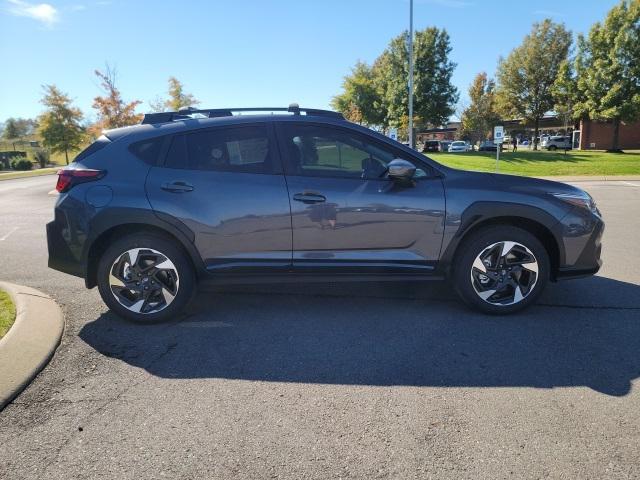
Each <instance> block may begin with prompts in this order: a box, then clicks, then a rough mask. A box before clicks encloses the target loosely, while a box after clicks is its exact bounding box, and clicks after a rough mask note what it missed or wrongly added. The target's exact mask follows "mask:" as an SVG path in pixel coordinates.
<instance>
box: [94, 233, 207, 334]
mask: <svg viewBox="0 0 640 480" xmlns="http://www.w3.org/2000/svg"><path fill="white" fill-rule="evenodd" d="M138 248H142V249H149V250H155V251H156V252H159V253H161V254H162V255H163V256H164V257H166V258H167V259H168V260H170V261H171V262H172V263H173V266H175V271H176V272H177V275H178V277H177V278H178V282H175V283H176V285H174V286H176V291H177V293H176V295H175V297H174V298H173V300H172V301H171V302H170V303H169V304H168V305H166V306H164V307H162V309H161V310H159V311H156V312H153V311H150V312H149V313H136V312H134V311H131V310H129V309H128V308H127V307H125V306H124V305H123V304H121V303H120V301H118V299H116V296H115V293H113V292H112V289H111V287H110V273H111V270H112V268H113V267H114V263H115V262H116V261H117V260H118V259H120V258H121V257H122V255H123V254H124V253H125V252H127V251H129V250H132V249H138ZM146 251H147V250H142V251H141V253H140V255H142V254H143V253H144V252H146ZM97 276H98V278H97V283H98V290H99V292H100V296H101V297H102V300H103V301H104V303H105V304H106V305H107V306H108V307H109V309H110V310H111V311H113V312H114V313H117V314H118V315H119V316H121V317H123V318H126V319H127V320H131V321H133V322H137V323H158V322H163V321H167V320H173V319H176V318H177V317H178V316H179V314H180V312H181V311H182V310H183V309H184V308H185V307H186V306H187V305H188V303H189V302H190V301H191V299H192V298H193V297H194V296H195V292H196V276H195V271H194V268H193V265H192V264H191V261H190V259H189V258H188V256H187V254H186V253H185V252H184V250H183V249H182V248H181V247H180V246H179V245H177V244H176V243H175V241H172V240H171V239H169V238H165V237H163V236H160V235H155V234H151V233H140V234H132V235H127V236H125V237H122V238H120V239H118V240H116V241H115V242H113V243H112V244H111V245H110V246H109V248H107V250H106V251H105V252H104V254H103V255H102V257H101V258H100V261H99V263H98V269H97ZM165 303H167V302H165Z"/></svg>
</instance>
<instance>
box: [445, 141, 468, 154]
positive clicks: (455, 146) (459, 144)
mask: <svg viewBox="0 0 640 480" xmlns="http://www.w3.org/2000/svg"><path fill="white" fill-rule="evenodd" d="M447 151H448V152H450V153H454V152H468V151H469V144H467V142H463V141H461V140H456V141H455V142H451V145H449V149H448V150H447Z"/></svg>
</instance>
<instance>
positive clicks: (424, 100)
mask: <svg viewBox="0 0 640 480" xmlns="http://www.w3.org/2000/svg"><path fill="white" fill-rule="evenodd" d="M450 53H451V45H450V40H449V34H448V33H447V31H446V30H438V29H437V28H435V27H430V28H426V29H424V30H422V31H417V32H416V38H415V42H414V55H415V86H414V89H415V90H414V92H415V93H414V95H415V98H414V104H415V106H414V111H415V114H416V115H417V116H418V117H419V118H421V119H422V121H424V122H426V123H428V124H430V125H433V126H440V125H443V124H445V123H446V122H447V121H448V120H449V117H450V116H451V115H452V114H453V112H454V106H455V104H456V102H457V101H458V98H459V94H458V89H457V88H456V87H455V86H454V85H453V84H452V83H451V77H452V76H453V71H454V69H455V68H456V64H455V63H453V62H452V61H451V60H449V54H450Z"/></svg>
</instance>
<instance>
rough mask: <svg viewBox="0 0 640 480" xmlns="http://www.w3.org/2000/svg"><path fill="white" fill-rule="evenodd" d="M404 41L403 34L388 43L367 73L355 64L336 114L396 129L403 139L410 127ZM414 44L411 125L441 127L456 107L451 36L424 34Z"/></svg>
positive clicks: (335, 101) (335, 103)
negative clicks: (450, 58) (452, 79)
mask: <svg viewBox="0 0 640 480" xmlns="http://www.w3.org/2000/svg"><path fill="white" fill-rule="evenodd" d="M407 38H408V34H407V32H406V31H405V32H404V33H402V34H401V35H399V36H397V37H395V38H393V39H391V41H390V42H389V45H388V47H387V48H386V49H385V51H384V52H382V54H381V55H380V56H379V57H378V58H376V60H375V61H374V62H373V65H372V66H371V67H369V66H368V65H367V64H364V63H362V62H358V63H357V64H356V66H355V67H354V68H353V70H352V72H351V74H350V75H348V76H347V77H345V81H344V82H343V85H342V86H343V92H342V93H341V94H340V95H337V96H336V97H334V99H333V102H332V105H333V106H334V108H336V109H338V110H340V111H341V112H343V113H345V114H346V115H351V117H350V118H361V121H362V122H363V123H365V124H367V125H379V126H382V127H383V128H387V127H389V126H394V127H398V128H399V129H400V131H401V135H404V133H405V132H406V129H407V128H408V124H409V116H408V110H409V88H408V83H407V82H408V78H409V52H408V48H407ZM414 44H415V45H414V57H415V58H414V62H415V79H414V80H415V82H414V123H415V124H416V125H419V124H421V123H422V124H430V125H442V124H443V123H445V122H446V121H447V120H448V118H449V116H450V115H451V114H452V113H453V111H454V110H453V108H454V105H455V103H456V102H457V101H458V92H457V90H456V88H455V87H454V86H453V85H452V84H451V76H452V74H453V70H454V68H455V64H454V63H452V62H451V61H450V60H449V54H450V52H451V47H450V45H449V35H448V34H447V32H446V31H445V30H438V29H437V28H433V27H431V28H427V29H425V30H422V31H417V32H416V38H415V42H414Z"/></svg>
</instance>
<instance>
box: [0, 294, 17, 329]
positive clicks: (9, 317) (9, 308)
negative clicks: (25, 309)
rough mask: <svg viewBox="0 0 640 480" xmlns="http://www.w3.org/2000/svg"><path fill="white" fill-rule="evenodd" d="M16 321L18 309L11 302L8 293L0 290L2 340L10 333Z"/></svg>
mask: <svg viewBox="0 0 640 480" xmlns="http://www.w3.org/2000/svg"><path fill="white" fill-rule="evenodd" d="M15 319H16V307H15V305H14V304H13V302H12V301H11V297H10V296H9V294H8V293H6V292H3V291H2V290H0V338H2V337H4V336H5V334H6V333H7V332H8V331H9V328H11V325H13V321H14V320H15Z"/></svg>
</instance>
